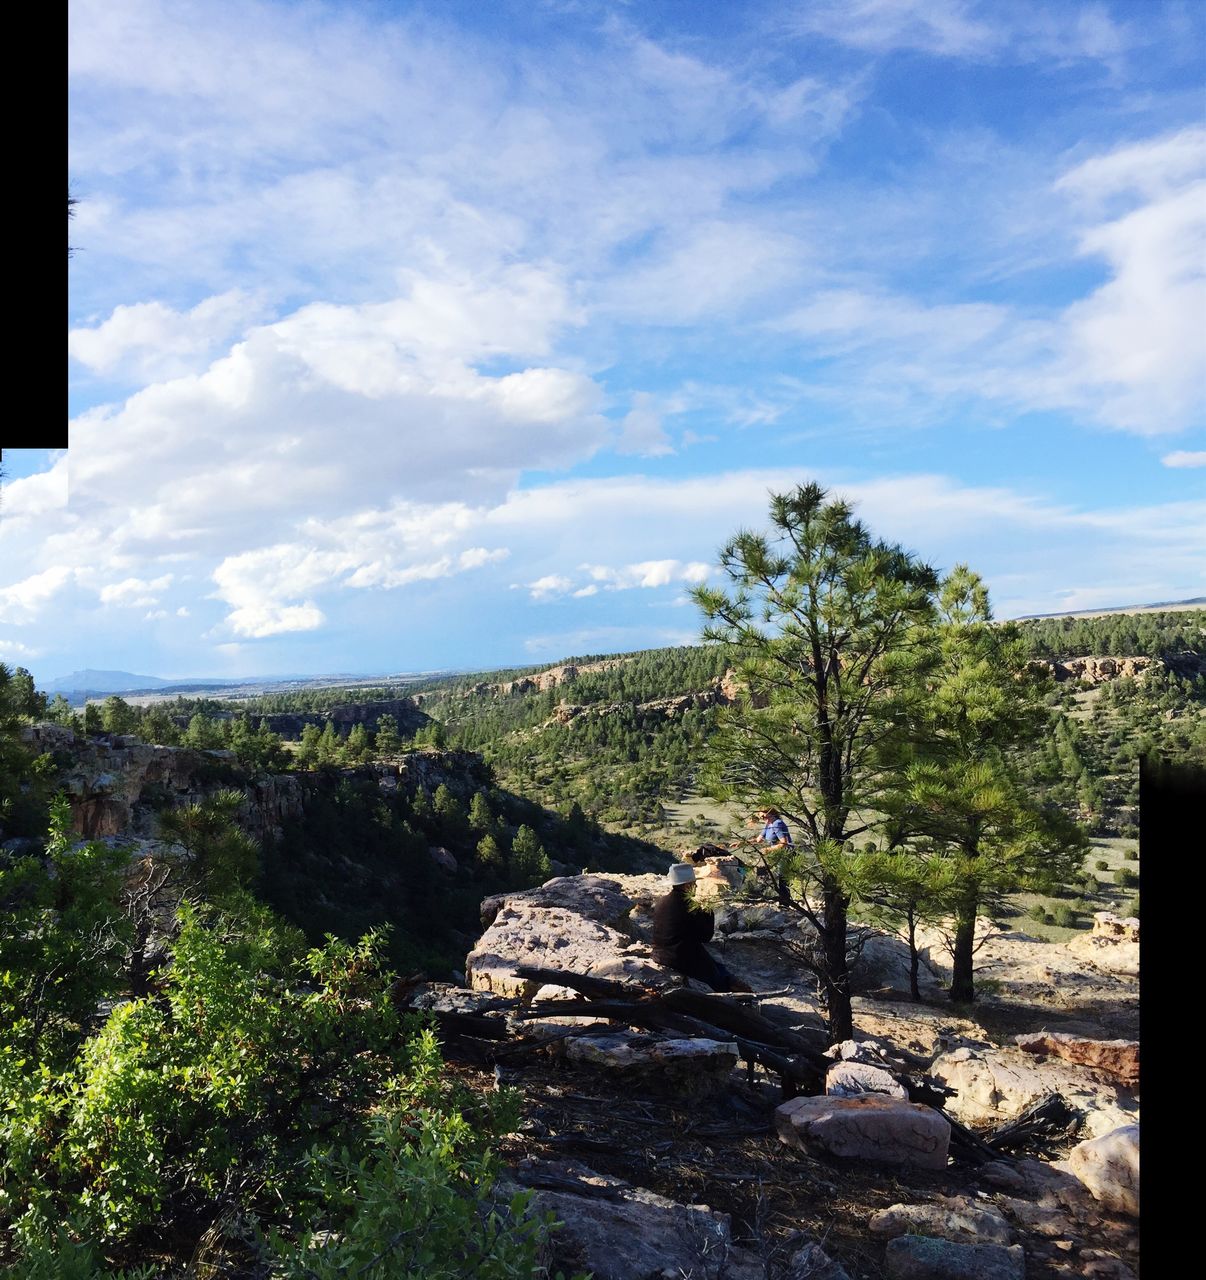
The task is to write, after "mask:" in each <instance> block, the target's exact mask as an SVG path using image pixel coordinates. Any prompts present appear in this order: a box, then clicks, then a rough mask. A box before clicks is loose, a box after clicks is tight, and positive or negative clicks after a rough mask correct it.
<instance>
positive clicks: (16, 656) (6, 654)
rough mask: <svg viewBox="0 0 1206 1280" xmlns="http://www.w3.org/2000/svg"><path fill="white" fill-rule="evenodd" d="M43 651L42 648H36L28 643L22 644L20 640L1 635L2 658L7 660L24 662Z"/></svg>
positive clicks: (0, 652) (0, 649)
mask: <svg viewBox="0 0 1206 1280" xmlns="http://www.w3.org/2000/svg"><path fill="white" fill-rule="evenodd" d="M41 653H42V650H41V649H34V648H31V647H30V646H29V645H27V644H22V643H21V642H20V641H19V640H8V639H6V638H4V637H3V636H0V658H4V659H6V660H7V661H10V662H22V661H25V660H27V659H29V658H37V657H39V656H40V655H41Z"/></svg>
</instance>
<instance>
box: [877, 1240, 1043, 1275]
mask: <svg viewBox="0 0 1206 1280" xmlns="http://www.w3.org/2000/svg"><path fill="white" fill-rule="evenodd" d="M884 1274H885V1275H886V1276H887V1277H888V1280H1025V1277H1026V1259H1025V1255H1024V1254H1023V1252H1022V1246H1021V1245H1020V1244H1015V1245H1011V1246H1010V1247H1008V1248H1005V1247H1004V1246H1002V1245H999V1244H953V1243H951V1241H949V1240H937V1239H934V1238H933V1237H932V1236H899V1237H897V1239H895V1240H889V1241H888V1248H887V1251H886V1252H885V1254H884Z"/></svg>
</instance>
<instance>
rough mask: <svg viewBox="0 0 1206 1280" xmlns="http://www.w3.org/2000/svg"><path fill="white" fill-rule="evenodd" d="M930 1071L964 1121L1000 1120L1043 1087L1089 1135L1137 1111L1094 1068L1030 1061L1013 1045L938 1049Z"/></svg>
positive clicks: (1106, 1129)
mask: <svg viewBox="0 0 1206 1280" xmlns="http://www.w3.org/2000/svg"><path fill="white" fill-rule="evenodd" d="M930 1074H931V1075H932V1076H933V1077H934V1078H935V1079H936V1080H938V1081H939V1082H940V1083H942V1084H944V1085H946V1086H948V1087H949V1088H951V1089H954V1090H955V1096H954V1097H952V1098H948V1099H947V1102H946V1109H947V1110H948V1111H949V1112H950V1113H951V1114H952V1115H953V1116H954V1117H955V1118H956V1119H957V1120H960V1121H961V1122H962V1123H964V1124H968V1125H973V1126H974V1125H984V1124H994V1125H995V1124H1000V1123H1001V1121H1003V1120H1010V1119H1013V1118H1014V1117H1015V1116H1019V1115H1021V1113H1022V1112H1023V1111H1025V1110H1026V1108H1027V1107H1030V1106H1032V1105H1033V1104H1034V1103H1036V1102H1038V1101H1039V1100H1040V1099H1041V1098H1044V1097H1045V1096H1046V1095H1047V1094H1049V1093H1059V1094H1060V1095H1061V1096H1062V1097H1063V1098H1064V1100H1065V1101H1066V1102H1067V1103H1068V1105H1069V1106H1070V1107H1072V1108H1074V1109H1075V1110H1076V1111H1077V1112H1078V1113H1079V1114H1080V1115H1081V1117H1082V1120H1081V1125H1082V1129H1083V1131H1084V1132H1085V1133H1087V1134H1088V1136H1089V1137H1098V1136H1099V1135H1101V1134H1103V1133H1108V1132H1109V1131H1110V1130H1111V1129H1115V1128H1117V1127H1118V1126H1119V1125H1122V1124H1128V1123H1130V1122H1132V1121H1133V1120H1135V1119H1137V1117H1138V1104H1137V1103H1136V1102H1135V1100H1134V1098H1133V1097H1132V1096H1131V1095H1130V1094H1129V1093H1128V1092H1127V1091H1125V1090H1122V1089H1120V1088H1119V1087H1118V1086H1117V1085H1116V1084H1115V1083H1114V1082H1113V1081H1112V1080H1110V1079H1109V1078H1108V1077H1107V1076H1105V1075H1104V1074H1103V1073H1101V1072H1099V1071H1095V1070H1093V1069H1092V1068H1089V1067H1083V1066H1078V1065H1076V1064H1074V1063H1071V1062H1062V1061H1059V1060H1051V1059H1048V1060H1046V1061H1036V1060H1035V1058H1034V1057H1032V1056H1031V1055H1030V1054H1026V1053H1022V1052H1021V1051H1020V1050H1018V1049H993V1048H988V1047H984V1048H969V1047H968V1046H966V1045H964V1046H961V1047H959V1048H956V1049H954V1050H953V1051H951V1052H949V1053H944V1054H942V1055H940V1056H939V1057H938V1058H937V1059H935V1061H934V1062H933V1064H932V1065H931V1067H930Z"/></svg>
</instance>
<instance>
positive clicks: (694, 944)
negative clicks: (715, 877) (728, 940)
mask: <svg viewBox="0 0 1206 1280" xmlns="http://www.w3.org/2000/svg"><path fill="white" fill-rule="evenodd" d="M666 882H667V884H668V885H669V886H670V888H669V892H668V893H666V894H664V895H663V896H662V897H660V898H659V899H658V900H657V902H656V903H655V904H654V907H653V958H654V959H655V960H656V961H657V962H658V964H664V965H665V966H666V968H667V969H674V970H675V971H676V972H678V973H682V974H685V975H686V976H687V977H688V978H695V979H697V980H698V981H699V982H703V983H706V984H707V985H708V986H709V987H711V988H712V990H713V991H750V990H752V988H751V987H749V986H748V985H747V984H746V983H744V982H742V981H741V979H740V978H736V977H734V976H733V974H731V973H730V972H729V971H728V970H727V969H726V968H725V967H724V965H722V964H721V963H720V962H719V961H718V960H716V959H715V958H714V957H713V956H712V955H711V953H710V952H709V951H708V950H707V948H706V947H705V946H704V943H705V942H710V941H711V938H712V933H713V931H714V929H715V927H716V917H715V916H714V915H713V914H712V912H711V911H708V910H701V909H699V908H697V907H694V906H693V905H692V903H691V899H690V898H689V897H688V893H689V890H690V887H691V886H693V885H694V884H695V869H694V868H693V867H689V866H687V865H686V863H681V862H680V863H677V864H676V865H675V866H673V867H671V868H670V872H669V874H668V875H667V877H666Z"/></svg>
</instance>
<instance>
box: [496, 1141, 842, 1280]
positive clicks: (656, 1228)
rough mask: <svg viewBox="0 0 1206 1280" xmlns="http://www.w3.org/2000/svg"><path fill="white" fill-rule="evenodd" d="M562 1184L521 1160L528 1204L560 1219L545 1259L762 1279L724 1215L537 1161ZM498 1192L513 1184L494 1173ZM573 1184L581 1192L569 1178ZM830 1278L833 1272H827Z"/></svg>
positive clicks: (568, 1266) (651, 1275)
mask: <svg viewBox="0 0 1206 1280" xmlns="http://www.w3.org/2000/svg"><path fill="white" fill-rule="evenodd" d="M542 1163H543V1164H544V1169H545V1170H547V1171H548V1172H549V1173H551V1174H553V1175H554V1177H555V1179H556V1181H557V1182H558V1183H565V1184H568V1186H569V1188H571V1189H566V1190H560V1189H558V1190H545V1189H540V1188H539V1182H540V1180H541V1178H540V1171H536V1170H533V1169H531V1168H527V1169H524V1168H521V1169H520V1170H518V1171H517V1174H518V1177H519V1178H520V1180H521V1182H529V1183H535V1184H536V1186H537V1189H536V1190H534V1191H533V1193H532V1199H531V1203H530V1212H532V1213H534V1214H546V1213H549V1212H552V1213H553V1214H554V1215H555V1216H556V1218H557V1219H558V1220H559V1221H560V1222H561V1223H563V1224H564V1225H563V1226H562V1227H561V1228H560V1229H559V1230H557V1231H555V1232H554V1233H553V1234H552V1236H551V1239H550V1248H551V1251H552V1254H553V1264H554V1265H553V1267H552V1268H550V1270H557V1269H560V1270H563V1271H564V1273H565V1274H567V1275H569V1274H571V1273H580V1272H589V1273H591V1274H592V1275H593V1276H594V1280H660V1278H661V1277H663V1276H666V1277H673V1278H674V1280H681V1278H682V1277H689V1278H690V1280H721V1277H723V1280H763V1278H764V1277H765V1274H766V1270H765V1267H764V1265H763V1263H762V1260H761V1259H760V1258H756V1257H755V1256H754V1255H753V1254H752V1253H750V1252H749V1251H748V1250H745V1249H742V1248H740V1247H738V1246H736V1245H734V1244H733V1240H732V1232H731V1229H730V1225H729V1215H728V1214H725V1213H718V1212H715V1211H713V1210H712V1209H709V1208H708V1206H707V1205H688V1204H681V1203H679V1202H678V1201H675V1200H669V1199H667V1198H666V1197H665V1196H660V1195H657V1194H656V1193H655V1192H653V1191H646V1190H645V1189H644V1188H641V1187H632V1186H629V1185H628V1184H626V1183H624V1182H622V1181H620V1180H619V1179H615V1178H604V1177H602V1176H600V1175H597V1174H596V1175H592V1174H591V1172H590V1171H589V1170H584V1169H582V1167H581V1166H577V1165H574V1164H572V1163H571V1162H569V1161H565V1162H561V1161H548V1162H542ZM500 1183H501V1185H500V1187H499V1192H500V1193H501V1194H502V1195H504V1196H508V1195H510V1194H512V1193H513V1192H514V1191H515V1190H517V1189H518V1187H517V1186H516V1184H515V1183H512V1182H510V1181H509V1180H500ZM575 1183H577V1184H579V1186H580V1188H581V1193H578V1192H576V1191H575V1190H574V1189H572V1188H573V1186H574V1184H575ZM834 1280H837V1277H834Z"/></svg>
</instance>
